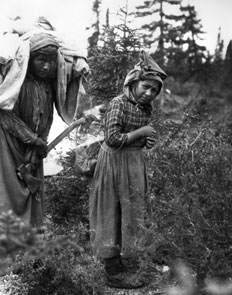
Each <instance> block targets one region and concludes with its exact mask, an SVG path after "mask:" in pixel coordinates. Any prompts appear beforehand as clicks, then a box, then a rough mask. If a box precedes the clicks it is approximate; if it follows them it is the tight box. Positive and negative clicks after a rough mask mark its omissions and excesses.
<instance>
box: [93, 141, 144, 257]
mask: <svg viewBox="0 0 232 295" xmlns="http://www.w3.org/2000/svg"><path fill="white" fill-rule="evenodd" d="M147 191H148V178H147V172H146V165H145V161H144V154H143V151H142V148H122V149H120V150H117V149H115V148H110V147H108V146H107V145H106V144H103V146H102V147H101V150H100V152H99V155H98V162H97V165H96V170H95V173H94V178H93V180H92V184H91V191H90V201H89V214H90V239H91V245H92V249H93V252H94V255H96V256H97V257H98V258H110V257H113V256H117V255H119V254H124V255H125V256H126V255H127V254H128V253H131V250H133V248H134V246H135V245H136V243H137V241H138V239H139V238H140V233H141V228H142V224H143V221H144V216H145V213H146V212H145V203H146V200H145V198H146V196H147Z"/></svg>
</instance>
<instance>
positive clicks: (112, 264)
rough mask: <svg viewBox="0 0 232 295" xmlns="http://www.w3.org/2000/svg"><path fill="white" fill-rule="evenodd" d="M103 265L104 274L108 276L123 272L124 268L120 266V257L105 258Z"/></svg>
mask: <svg viewBox="0 0 232 295" xmlns="http://www.w3.org/2000/svg"><path fill="white" fill-rule="evenodd" d="M104 265H105V271H106V273H107V274H110V275H115V274H118V273H120V272H123V271H125V267H124V265H123V264H122V260H121V257H120V256H115V257H111V258H105V259H104Z"/></svg>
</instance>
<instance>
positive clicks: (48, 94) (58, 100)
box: [0, 31, 87, 227]
mask: <svg viewBox="0 0 232 295" xmlns="http://www.w3.org/2000/svg"><path fill="white" fill-rule="evenodd" d="M19 44H20V46H21V44H23V45H22V48H24V54H21V55H20V54H18V56H17V53H18V52H20V46H19V48H18V50H17V52H16V57H15V59H14V62H13V63H12V67H11V68H10V69H8V72H7V71H6V75H5V76H3V79H2V80H3V83H2V85H0V87H1V86H2V87H3V88H4V86H5V85H6V84H7V83H6V82H5V84H4V80H5V81H7V77H8V76H10V77H12V76H14V78H15V79H14V80H12V85H10V86H9V87H8V88H7V87H6V88H7V89H4V90H5V91H2V92H0V94H1V93H2V94H1V95H0V213H2V212H6V211H8V210H13V212H14V213H15V214H16V215H17V216H19V217H21V218H22V219H23V221H24V222H26V223H28V224H31V225H32V226H37V227H39V226H41V225H42V224H43V158H44V157H46V154H47V138H48V134H49V130H50V128H51V125H52V120H53V106H54V105H55V106H56V108H57V111H58V114H59V115H60V116H61V118H62V119H63V120H64V121H65V122H66V123H71V122H72V120H73V118H74V116H75V110H76V106H77V100H78V92H79V88H80V86H81V74H80V73H81V70H82V69H83V68H87V64H86V65H85V66H83V67H81V70H80V71H79V73H78V71H77V62H75V61H76V60H77V59H78V58H81V59H83V61H84V57H76V58H72V59H71V57H70V58H69V59H68V60H66V56H65V54H64V51H63V50H62V47H61V45H60V43H59V42H58V41H57V39H56V38H55V36H54V35H53V34H51V33H48V32H45V31H44V32H43V31H41V32H36V33H32V34H31V35H28V37H27V38H26V39H25V40H21V39H20V42H19ZM25 44H28V50H29V52H28V56H29V59H28V60H26V61H25V60H24V58H25V59H26V55H25V48H26V47H25ZM20 59H21V60H20ZM14 63H16V65H17V66H18V67H19V69H18V68H17V67H16V66H15V64H14ZM25 63H26V71H25V78H24V79H22V77H21V76H22V73H21V72H20V66H21V65H23V66H22V68H23V69H24V68H25ZM84 63H85V61H84ZM12 69H13V70H12ZM16 69H18V73H17V74H15V73H14V70H15V71H16ZM11 71H12V72H13V73H11ZM2 72H3V71H2ZM17 77H20V79H21V80H22V81H23V82H22V85H20V89H19V93H18V95H16V94H17V93H16V92H17V91H9V88H10V90H11V89H13V88H14V83H16V82H17V79H16V78H17ZM11 87H12V88H11ZM17 87H18V86H17ZM11 92H12V93H13V92H14V95H13V94H12V95H11ZM6 93H7V95H8V94H9V93H10V94H9V95H8V96H7V98H6V97H5V96H4V95H5V94H6ZM15 93H16V94H15ZM1 96H2V97H1Z"/></svg>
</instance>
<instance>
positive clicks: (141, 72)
mask: <svg viewBox="0 0 232 295" xmlns="http://www.w3.org/2000/svg"><path fill="white" fill-rule="evenodd" d="M146 78H147V79H149V80H150V79H154V80H156V81H158V82H159V83H160V89H159V92H160V90H161V88H162V86H163V80H164V79H166V78H167V74H166V73H165V72H164V71H163V70H162V69H161V68H160V66H159V65H158V64H157V63H156V62H155V61H154V59H153V58H152V57H151V56H150V55H149V54H148V53H146V52H145V51H141V53H140V61H139V63H137V64H136V65H135V66H134V69H133V70H131V71H130V72H129V73H128V74H127V76H126V79H125V81H124V88H126V87H128V86H129V85H130V84H131V83H132V82H133V81H136V80H140V79H143V80H144V79H146Z"/></svg>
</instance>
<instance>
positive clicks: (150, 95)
mask: <svg viewBox="0 0 232 295" xmlns="http://www.w3.org/2000/svg"><path fill="white" fill-rule="evenodd" d="M159 89H160V84H159V82H158V81H156V80H139V81H138V82H137V84H136V85H135V87H134V91H133V94H134V96H135V99H136V100H137V102H138V103H139V104H141V105H144V104H148V103H151V102H152V100H153V99H154V98H155V97H156V96H157V94H158V93H159Z"/></svg>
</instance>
